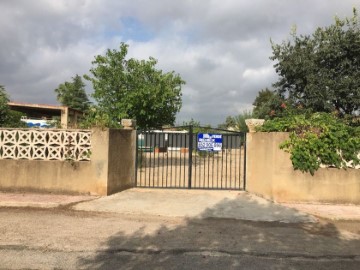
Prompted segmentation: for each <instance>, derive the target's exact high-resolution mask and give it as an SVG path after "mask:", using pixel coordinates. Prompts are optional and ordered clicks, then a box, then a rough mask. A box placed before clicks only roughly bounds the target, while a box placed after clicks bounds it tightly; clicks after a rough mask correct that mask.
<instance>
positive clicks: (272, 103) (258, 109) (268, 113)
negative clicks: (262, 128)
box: [253, 88, 284, 119]
mask: <svg viewBox="0 0 360 270" xmlns="http://www.w3.org/2000/svg"><path fill="white" fill-rule="evenodd" d="M282 102H284V100H283V99H282V98H281V97H280V96H279V95H278V94H277V93H276V92H275V91H271V90H270V89H268V88H265V89H263V90H261V91H260V92H259V93H258V94H257V96H256V98H255V100H254V102H253V106H254V110H253V114H254V117H256V118H261V119H268V118H272V117H273V116H275V115H276V108H278V107H279V105H281V104H282Z"/></svg>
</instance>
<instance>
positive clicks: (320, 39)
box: [271, 9, 360, 115]
mask: <svg viewBox="0 0 360 270" xmlns="http://www.w3.org/2000/svg"><path fill="white" fill-rule="evenodd" d="M359 26H360V24H359V18H358V15H357V12H356V10H355V9H354V12H353V17H352V18H350V19H348V18H346V19H344V20H341V19H339V18H336V19H335V22H334V24H332V25H330V26H328V27H319V28H317V29H316V31H315V32H314V33H313V34H312V35H296V32H295V31H294V32H293V33H292V35H291V39H290V40H289V41H284V42H282V43H281V44H274V43H273V44H272V49H273V56H272V57H271V59H272V60H274V61H276V64H275V65H274V67H275V69H276V72H277V73H278V75H279V76H280V78H279V80H278V81H277V82H276V83H275V84H274V87H275V88H276V89H277V91H278V93H279V94H280V95H281V96H282V97H284V98H286V99H287V100H288V102H289V103H290V104H291V105H293V106H302V107H304V108H308V109H311V110H313V111H317V112H334V111H336V112H337V113H339V114H340V115H345V114H348V115H351V114H352V115H356V114H358V113H359V109H360V28H359Z"/></svg>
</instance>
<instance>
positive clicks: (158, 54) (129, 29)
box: [0, 0, 359, 125]
mask: <svg viewBox="0 0 360 270" xmlns="http://www.w3.org/2000/svg"><path fill="white" fill-rule="evenodd" d="M352 7H359V3H358V1H357V0H343V1H337V0H317V1H313V0H312V1H310V0H304V1H284V0H271V1H260V0H254V1H245V0H243V1H237V0H224V1H221V2H219V1H215V0H211V1H205V0H204V1H190V0H184V1H180V2H179V1H170V0H169V1H166V0H157V1H156V0H154V1H145V0H131V1H130V0H128V1H127V0H124V1H111V0H108V1H103V0H78V1H71V0H57V1H51V0H37V1H26V0H18V1H10V0H3V1H1V2H0V9H1V10H2V16H1V17H0V44H1V47H0V84H4V85H5V86H6V89H7V91H8V92H9V94H10V96H11V98H12V99H13V100H17V101H24V102H36V103H56V97H55V94H54V91H53V90H54V89H55V88H56V87H57V86H58V85H59V84H60V83H62V82H64V81H65V80H70V78H71V77H73V76H75V74H79V75H82V74H84V73H87V72H88V70H89V69H90V67H91V61H92V60H93V58H94V56H95V55H97V54H103V53H104V52H105V50H106V49H107V48H118V46H119V43H120V42H126V43H128V44H129V45H130V48H129V57H135V58H138V59H147V58H148V57H149V56H153V57H155V58H156V59H158V61H159V62H158V67H159V68H160V69H162V70H164V71H172V70H174V71H175V72H177V73H179V74H180V75H181V77H182V78H183V79H184V80H185V81H186V82H187V83H186V85H185V86H184V87H183V108H182V110H181V112H180V114H179V115H178V120H177V122H178V123H181V122H182V121H184V120H189V119H191V118H194V119H195V120H199V121H201V122H202V123H204V124H205V123H210V124H213V125H216V124H218V123H220V122H223V121H224V120H225V118H226V116H227V115H235V114H238V113H240V112H242V111H243V110H248V109H251V107H252V105H251V104H252V102H253V100H254V98H255V96H256V94H257V92H258V91H259V90H261V89H263V88H265V87H270V86H271V84H272V83H273V82H275V81H276V73H275V71H274V69H273V67H272V66H273V63H272V62H271V61H270V59H269V56H271V46H270V38H272V39H273V40H274V41H275V42H280V41H282V40H284V39H286V38H287V37H288V33H289V31H290V28H291V26H292V25H294V24H296V25H297V29H298V32H299V33H311V32H312V31H314V30H315V29H316V27H317V26H324V25H328V24H330V23H332V22H333V17H334V16H335V15H338V16H340V17H344V16H351V12H352ZM87 88H88V89H89V91H91V86H90V85H89V86H88V87H87Z"/></svg>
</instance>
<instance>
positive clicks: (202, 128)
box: [182, 118, 211, 133]
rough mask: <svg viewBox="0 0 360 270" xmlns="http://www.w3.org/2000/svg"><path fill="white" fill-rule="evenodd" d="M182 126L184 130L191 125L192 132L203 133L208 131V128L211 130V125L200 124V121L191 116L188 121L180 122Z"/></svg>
mask: <svg viewBox="0 0 360 270" xmlns="http://www.w3.org/2000/svg"><path fill="white" fill-rule="evenodd" d="M182 126H183V127H184V129H185V130H189V128H188V127H189V126H192V127H193V132H194V133H205V132H209V130H211V125H209V124H208V125H203V126H202V125H201V124H200V121H196V120H194V119H193V118H191V120H190V121H184V122H183V123H182Z"/></svg>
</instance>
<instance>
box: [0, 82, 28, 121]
mask: <svg viewBox="0 0 360 270" xmlns="http://www.w3.org/2000/svg"><path fill="white" fill-rule="evenodd" d="M8 102H9V96H8V94H7V93H6V90H5V87H4V86H3V85H0V127H12V128H14V127H25V126H26V124H25V123H24V122H21V116H22V114H21V113H19V112H16V111H12V110H10V108H9V105H8Z"/></svg>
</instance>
